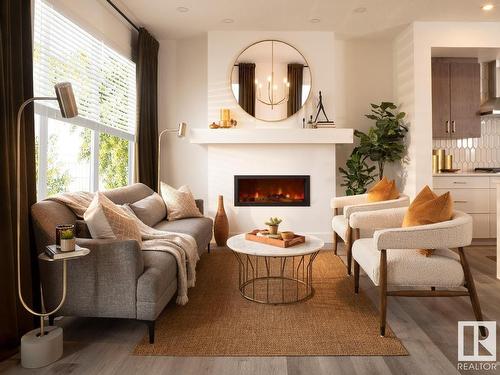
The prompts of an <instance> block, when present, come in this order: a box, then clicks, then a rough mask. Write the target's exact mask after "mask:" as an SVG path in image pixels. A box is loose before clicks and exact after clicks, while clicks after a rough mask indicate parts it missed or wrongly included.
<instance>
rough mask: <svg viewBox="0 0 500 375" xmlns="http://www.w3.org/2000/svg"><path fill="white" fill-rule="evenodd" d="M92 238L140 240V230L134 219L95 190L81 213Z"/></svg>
mask: <svg viewBox="0 0 500 375" xmlns="http://www.w3.org/2000/svg"><path fill="white" fill-rule="evenodd" d="M83 218H84V219H85V222H86V223H87V226H88V228H89V232H90V234H91V235H92V238H102V239H106V238H109V239H117V240H136V241H138V242H139V243H140V242H141V240H142V238H141V232H140V230H139V228H138V227H137V224H136V223H135V221H134V219H133V218H132V217H130V216H129V215H128V214H127V213H126V212H125V211H124V210H123V209H122V208H121V207H119V206H117V205H116V204H114V203H113V202H112V201H111V200H110V199H109V198H107V197H106V196H105V195H104V194H103V193H101V192H97V193H96V194H95V196H94V199H93V200H92V202H91V203H90V205H89V207H88V208H87V210H86V211H85V213H84V214H83Z"/></svg>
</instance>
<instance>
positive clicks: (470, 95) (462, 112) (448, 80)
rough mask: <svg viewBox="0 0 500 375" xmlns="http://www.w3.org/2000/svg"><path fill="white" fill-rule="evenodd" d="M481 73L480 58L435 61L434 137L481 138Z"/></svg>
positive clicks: (433, 71) (433, 77)
mask: <svg viewBox="0 0 500 375" xmlns="http://www.w3.org/2000/svg"><path fill="white" fill-rule="evenodd" d="M479 73H480V66H479V63H478V62H477V59H473V58H443V57H437V58H433V59H432V136H433V138H441V139H443V138H451V139H460V138H478V137H480V136H481V117H480V114H479V105H480V77H479Z"/></svg>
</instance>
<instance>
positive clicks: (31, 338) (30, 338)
mask: <svg viewBox="0 0 500 375" xmlns="http://www.w3.org/2000/svg"><path fill="white" fill-rule="evenodd" d="M54 90H55V92H56V96H55V97H51V96H40V97H34V98H30V99H28V100H26V101H25V102H24V103H23V104H21V106H20V107H19V111H18V112H17V145H16V191H17V196H16V201H17V202H16V203H17V204H16V213H17V217H16V222H17V223H16V224H17V227H16V228H17V234H16V235H17V240H16V255H17V292H18V296H19V300H20V302H21V304H22V305H23V307H24V308H25V309H26V310H28V311H29V312H30V313H31V314H33V315H35V316H38V317H40V332H39V333H38V334H36V335H32V334H31V333H32V332H33V331H32V332H28V333H27V334H26V335H24V336H23V338H22V339H21V364H23V365H24V364H25V363H28V364H29V366H28V367H41V366H45V365H47V364H48V363H51V362H53V359H54V358H55V356H56V354H51V353H47V350H46V349H47V348H50V349H54V348H55V347H56V346H57V344H58V343H59V346H60V349H59V350H60V351H61V354H62V331H61V328H56V330H57V329H58V330H59V332H61V333H59V336H60V337H61V339H60V341H58V340H59V339H58V337H55V336H56V335H57V333H56V332H57V331H56V330H52V331H50V332H47V331H46V330H45V321H44V319H45V318H46V317H47V316H50V315H52V314H54V313H55V312H56V311H57V310H59V309H60V308H61V307H62V305H63V303H64V301H65V299H66V271H67V270H66V261H64V262H63V292H62V293H63V294H62V298H61V302H60V303H59V305H58V306H57V307H56V308H54V309H53V310H52V311H49V312H40V313H38V312H36V311H35V310H33V309H32V308H31V307H29V306H28V304H27V303H26V302H25V301H24V298H23V293H22V288H21V199H20V195H21V163H20V161H21V119H22V115H23V111H24V109H25V108H26V106H27V105H28V104H30V103H33V102H35V101H49V100H54V101H55V100H57V102H58V103H59V110H60V111H61V115H62V117H63V118H72V117H76V116H78V107H77V105H76V100H75V96H74V94H73V88H72V87H71V83H69V82H62V83H57V84H56V85H55V86H54ZM52 332H54V333H52ZM50 333H52V335H51V336H48V338H47V335H49V334H50ZM25 357H29V358H28V359H26V358H25ZM51 357H52V358H51Z"/></svg>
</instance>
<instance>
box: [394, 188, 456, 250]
mask: <svg viewBox="0 0 500 375" xmlns="http://www.w3.org/2000/svg"><path fill="white" fill-rule="evenodd" d="M452 216H453V201H452V199H451V195H450V192H447V193H444V194H443V195H441V196H437V195H436V194H435V193H434V192H433V191H432V190H431V189H430V188H429V186H425V187H424V188H423V189H422V190H421V191H420V193H418V195H417V196H416V198H415V199H414V200H413V202H412V203H411V204H410V206H409V207H408V210H407V211H406V214H405V217H404V219H403V225H402V226H403V227H414V226H417V225H427V224H435V223H440V222H442V221H447V220H451V218H452ZM419 252H420V253H421V254H423V255H425V256H430V255H432V252H433V250H432V249H420V250H419Z"/></svg>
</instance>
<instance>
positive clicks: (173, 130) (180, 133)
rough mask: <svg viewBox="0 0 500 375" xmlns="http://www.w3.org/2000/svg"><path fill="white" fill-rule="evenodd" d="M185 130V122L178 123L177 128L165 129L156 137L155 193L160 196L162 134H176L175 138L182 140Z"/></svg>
mask: <svg viewBox="0 0 500 375" xmlns="http://www.w3.org/2000/svg"><path fill="white" fill-rule="evenodd" d="M186 129H187V124H186V123H185V122H179V124H178V125H177V128H167V129H165V130H163V131H162V132H161V133H160V134H159V135H158V186H157V189H158V190H157V192H158V194H160V184H161V179H160V167H161V139H162V137H163V135H164V134H168V133H177V137H179V138H183V137H185V136H186Z"/></svg>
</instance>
